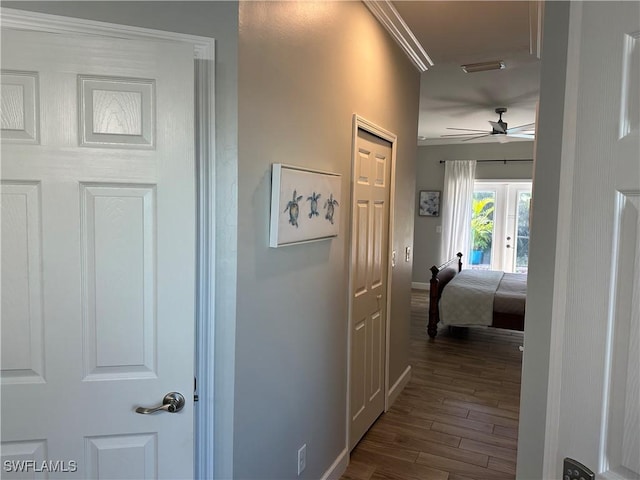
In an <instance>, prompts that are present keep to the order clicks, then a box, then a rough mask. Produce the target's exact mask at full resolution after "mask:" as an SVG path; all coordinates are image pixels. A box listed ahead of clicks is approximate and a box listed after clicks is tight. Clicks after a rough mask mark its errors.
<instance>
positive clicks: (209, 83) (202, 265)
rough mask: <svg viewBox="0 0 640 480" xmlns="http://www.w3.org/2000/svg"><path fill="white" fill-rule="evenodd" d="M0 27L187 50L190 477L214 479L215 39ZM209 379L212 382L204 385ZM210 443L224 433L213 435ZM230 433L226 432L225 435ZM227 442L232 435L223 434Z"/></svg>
mask: <svg viewBox="0 0 640 480" xmlns="http://www.w3.org/2000/svg"><path fill="white" fill-rule="evenodd" d="M0 11H1V13H2V28H11V29H15V30H29V31H36V32H42V33H58V34H72V35H73V34H81V35H92V36H98V37H103V38H104V37H110V38H119V39H124V40H151V41H154V40H155V41H168V42H180V43H187V44H190V45H192V46H193V59H194V81H195V85H194V101H195V102H194V103H195V132H194V133H195V138H194V141H195V161H196V165H195V167H196V168H195V171H196V179H195V181H196V192H197V198H196V230H197V231H196V259H195V262H196V282H195V285H196V297H195V298H194V302H195V307H196V308H195V311H196V318H195V323H196V325H195V327H196V328H195V332H196V333H195V337H196V338H195V345H194V347H195V355H196V358H195V365H194V366H195V374H196V378H198V379H199V380H198V384H197V393H198V395H199V401H198V404H197V405H196V408H195V411H194V454H195V461H194V469H195V471H194V475H195V477H196V478H214V476H215V475H214V458H215V457H214V455H211V452H214V451H217V450H218V449H216V450H214V448H213V446H214V432H215V431H216V429H215V425H214V418H215V417H214V403H213V398H214V391H215V390H216V389H215V387H216V377H215V376H214V364H215V363H217V362H216V351H215V350H214V347H215V342H214V333H215V318H214V305H213V300H212V299H213V298H215V283H214V279H215V277H214V276H213V275H214V272H215V265H216V264H217V258H216V249H215V220H216V218H215V215H214V213H215V195H214V188H215V178H214V171H215V135H214V133H213V132H214V130H213V129H214V127H215V83H214V82H215V39H213V38H209V37H202V36H196V35H188V34H182V33H175V32H168V31H164V30H154V29H149V28H141V27H131V26H126V25H119V24H112V23H106V22H98V21H94V20H85V19H80V18H72V17H63V16H59V15H50V14H44V13H35V12H28V11H23V10H17V9H9V8H0ZM208 379H213V380H212V381H207V380H208ZM217 433H218V435H217V437H216V438H220V436H221V435H225V433H226V432H220V431H218V432H217ZM231 433H232V432H231ZM229 438H232V435H229Z"/></svg>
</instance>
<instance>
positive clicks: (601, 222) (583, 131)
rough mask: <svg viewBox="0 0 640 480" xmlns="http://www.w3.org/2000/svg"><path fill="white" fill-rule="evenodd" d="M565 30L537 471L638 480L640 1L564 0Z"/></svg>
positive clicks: (639, 408)
mask: <svg viewBox="0 0 640 480" xmlns="http://www.w3.org/2000/svg"><path fill="white" fill-rule="evenodd" d="M570 32H571V33H570V35H571V36H570V38H571V41H570V48H569V55H568V56H569V58H570V59H572V63H573V62H575V65H576V70H575V71H574V70H570V72H569V78H576V79H577V81H576V82H575V83H574V82H571V84H568V85H567V89H577V92H576V93H575V94H576V97H575V98H576V104H577V112H575V119H572V118H570V119H569V121H567V120H565V125H571V124H572V123H573V121H575V122H576V123H575V127H576V130H575V154H574V155H571V162H573V163H574V165H573V170H572V171H569V174H570V175H571V177H569V179H568V185H564V186H563V188H564V189H565V191H569V192H571V216H570V223H569V224H568V225H567V228H566V229H565V228H564V226H560V227H559V230H560V231H561V232H563V231H564V232H565V234H562V233H561V235H560V238H558V242H563V243H564V244H568V245H570V246H571V248H570V250H569V251H570V255H569V258H568V259H567V260H566V262H563V263H562V265H560V267H559V269H560V270H559V271H557V272H556V277H557V278H562V277H563V276H565V277H566V282H562V285H561V286H560V287H559V288H560V289H561V292H559V294H560V295H563V296H564V297H563V298H566V306H565V307H564V308H563V311H560V312H554V318H555V320H554V321H560V322H561V321H563V320H564V336H563V340H562V344H561V345H560V349H559V350H558V351H557V352H552V353H553V354H552V357H551V360H552V363H551V376H552V378H553V380H552V382H554V381H555V382H556V383H557V384H558V385H559V387H560V395H559V398H558V399H556V398H551V399H550V403H549V405H548V411H550V412H552V414H551V415H552V416H551V418H552V422H554V420H553V419H557V424H552V425H549V424H548V428H547V435H548V437H547V441H548V442H552V443H551V444H552V445H553V442H556V445H557V446H556V447H555V448H553V447H552V448H550V449H549V448H548V449H547V457H546V458H545V463H546V464H547V474H549V475H551V474H552V473H553V475H554V476H556V477H558V478H560V477H561V475H560V472H561V468H562V458H563V457H565V456H568V457H573V458H575V459H577V460H578V461H581V462H582V463H584V464H585V465H586V466H588V467H589V468H591V469H592V470H594V471H595V472H596V473H599V475H598V478H625V479H638V478H640V3H639V2H615V3H611V2H571V28H570ZM571 96H573V95H571ZM569 115H572V113H571V112H570V113H569ZM565 140H567V141H568V142H569V143H571V140H570V139H568V138H567V137H565ZM568 151H571V148H569V149H568ZM571 162H570V163H571ZM569 168H571V167H569ZM534 208H535V206H534ZM567 242H568V243H567ZM564 268H566V272H563V271H562V270H564ZM563 274H564V275H563ZM561 303H563V302H561ZM556 313H557V314H556ZM525 354H526V350H525ZM560 375H561V376H560ZM558 400H559V403H558ZM554 412H555V414H554Z"/></svg>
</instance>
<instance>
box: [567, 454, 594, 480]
mask: <svg viewBox="0 0 640 480" xmlns="http://www.w3.org/2000/svg"><path fill="white" fill-rule="evenodd" d="M595 478H596V476H595V474H594V473H593V472H592V471H591V470H589V469H588V468H587V467H585V466H584V465H583V464H581V463H580V462H578V461H576V460H574V459H573V458H565V459H564V462H563V464H562V479H563V480H595Z"/></svg>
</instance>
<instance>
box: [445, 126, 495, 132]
mask: <svg viewBox="0 0 640 480" xmlns="http://www.w3.org/2000/svg"><path fill="white" fill-rule="evenodd" d="M447 130H461V131H465V132H478V133H489V132H487V131H486V130H476V129H475V128H452V127H447Z"/></svg>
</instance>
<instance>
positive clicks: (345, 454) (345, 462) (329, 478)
mask: <svg viewBox="0 0 640 480" xmlns="http://www.w3.org/2000/svg"><path fill="white" fill-rule="evenodd" d="M348 466H349V450H348V449H347V448H346V447H345V449H344V450H343V451H342V452H340V455H338V458H336V461H335V462H333V465H331V466H330V467H329V469H328V470H327V471H326V472H324V475H322V479H321V480H339V479H340V477H341V476H342V474H343V473H344V472H345V471H346V470H347V467H348Z"/></svg>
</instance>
